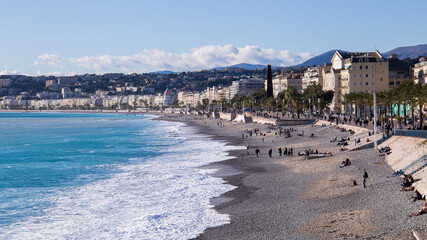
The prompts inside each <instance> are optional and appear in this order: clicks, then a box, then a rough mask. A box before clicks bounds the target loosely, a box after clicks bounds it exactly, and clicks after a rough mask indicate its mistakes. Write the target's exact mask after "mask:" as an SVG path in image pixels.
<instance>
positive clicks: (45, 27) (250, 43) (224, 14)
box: [0, 0, 427, 75]
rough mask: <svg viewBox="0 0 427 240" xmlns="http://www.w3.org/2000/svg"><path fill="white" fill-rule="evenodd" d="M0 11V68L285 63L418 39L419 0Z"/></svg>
mask: <svg viewBox="0 0 427 240" xmlns="http://www.w3.org/2000/svg"><path fill="white" fill-rule="evenodd" d="M2 10H3V11H2V13H1V14H0V29H1V32H2V34H1V35H0V36H1V37H0V46H1V48H0V49H1V51H0V74H11V73H12V74H13V73H24V74H29V75H41V74H55V75H70V74H84V73H104V72H124V73H132V72H137V73H141V72H150V71H157V70H166V69H167V70H174V71H186V70H200V69H208V68H211V67H214V66H226V65H231V64H237V63H240V62H247V63H254V64H255V63H257V64H273V65H281V66H289V65H293V64H297V63H300V62H302V61H304V60H306V59H308V58H310V57H312V56H315V55H318V54H321V53H323V52H326V51H328V50H331V49H343V50H347V51H373V50H375V49H378V50H379V51H380V52H386V51H389V50H391V49H393V48H395V47H399V46H410V45H417V44H423V43H426V39H427V31H426V28H425V26H423V25H422V24H423V23H422V22H421V19H422V18H424V16H425V12H426V10H427V3H426V2H425V1H424V0H408V1H398V0H387V1H386V0H370V1H368V0H358V1H343V0H341V1H327V0H325V1H318V0H316V1H315V0H311V1H310V0H299V1H290V0H282V1H269V0H265V1H250V0H246V1H240V0H228V1H224V0H216V1H203V0H198V1H195V0H194V1H187V0H180V1H178V0H157V1H144V0H140V1H136V0H135V1H130V0H121V1H109V0H104V1H98V0H96V1H95V0H93V1H92V0H85V1H81V0H73V1H62V0H37V1H34V0H31V1H30V0H27V1H22V0H14V1H2ZM417 22H418V24H417Z"/></svg>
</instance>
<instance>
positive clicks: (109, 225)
mask: <svg viewBox="0 0 427 240" xmlns="http://www.w3.org/2000/svg"><path fill="white" fill-rule="evenodd" d="M0 136H1V137H0V238H1V239H188V238H192V237H196V236H197V235H198V234H199V233H201V232H203V230H204V229H206V228H209V227H214V226H219V225H222V224H226V223H228V222H229V217H228V216H227V215H224V214H219V213H218V212H216V211H215V210H213V209H212V206H211V204H210V199H211V198H212V197H215V196H219V195H221V194H222V193H224V192H226V191H229V190H232V189H233V188H234V187H233V186H231V185H228V184H225V183H224V182H223V180H222V179H220V178H215V177H212V176H211V175H210V174H211V173H213V171H215V170H212V169H205V168H199V167H200V166H203V165H206V164H208V163H211V162H214V161H220V160H225V159H228V158H230V157H229V156H228V155H227V153H226V152H225V151H227V150H231V149H234V148H236V147H231V146H226V145H225V143H224V142H219V141H214V140H212V139H210V138H208V137H207V136H202V135H198V134H196V133H195V129H192V128H190V127H186V126H185V125H184V124H182V123H176V122H164V121H152V120H150V117H146V116H135V115H124V114H122V115H118V114H72V113H66V114H65V113H0Z"/></svg>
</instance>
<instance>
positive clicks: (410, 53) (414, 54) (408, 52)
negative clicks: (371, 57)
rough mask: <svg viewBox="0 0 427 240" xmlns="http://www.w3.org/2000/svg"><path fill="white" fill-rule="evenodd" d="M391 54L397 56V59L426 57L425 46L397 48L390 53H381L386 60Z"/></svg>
mask: <svg viewBox="0 0 427 240" xmlns="http://www.w3.org/2000/svg"><path fill="white" fill-rule="evenodd" d="M392 54H397V55H398V56H399V59H405V58H418V56H427V44H420V45H416V46H406V47H398V48H395V49H393V50H391V51H388V52H386V53H383V56H384V57H386V58H390V55H392Z"/></svg>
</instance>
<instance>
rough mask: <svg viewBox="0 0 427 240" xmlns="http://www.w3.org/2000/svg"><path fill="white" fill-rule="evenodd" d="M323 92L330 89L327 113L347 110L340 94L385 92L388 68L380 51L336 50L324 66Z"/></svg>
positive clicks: (349, 108) (348, 108)
mask: <svg viewBox="0 0 427 240" xmlns="http://www.w3.org/2000/svg"><path fill="white" fill-rule="evenodd" d="M322 74H324V75H323V76H322V77H323V79H324V90H326V91H327V90H333V91H334V93H335V94H334V99H333V100H332V103H331V105H330V108H331V111H333V112H335V113H342V112H345V111H347V110H348V111H350V110H351V106H345V104H344V95H345V94H348V93H350V92H371V93H374V92H378V91H384V90H388V89H389V81H388V79H389V65H388V61H387V60H386V59H384V57H383V56H382V55H381V53H380V52H378V51H375V52H340V51H336V52H335V54H334V56H333V57H332V60H331V65H330V66H329V65H325V66H324V69H323V71H322Z"/></svg>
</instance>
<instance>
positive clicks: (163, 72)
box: [153, 70, 176, 74]
mask: <svg viewBox="0 0 427 240" xmlns="http://www.w3.org/2000/svg"><path fill="white" fill-rule="evenodd" d="M153 73H156V74H171V73H176V72H172V71H168V70H163V71H157V72H153Z"/></svg>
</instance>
